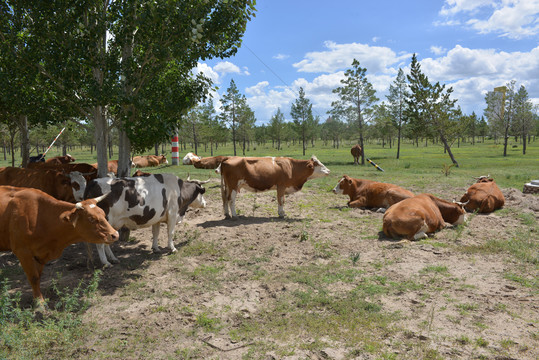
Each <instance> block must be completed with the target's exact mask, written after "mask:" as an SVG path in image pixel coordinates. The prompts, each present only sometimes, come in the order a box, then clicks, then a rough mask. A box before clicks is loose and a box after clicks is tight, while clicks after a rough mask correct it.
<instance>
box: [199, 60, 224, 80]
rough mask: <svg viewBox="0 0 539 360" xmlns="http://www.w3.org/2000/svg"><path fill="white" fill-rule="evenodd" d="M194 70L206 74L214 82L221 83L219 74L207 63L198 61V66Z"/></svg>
mask: <svg viewBox="0 0 539 360" xmlns="http://www.w3.org/2000/svg"><path fill="white" fill-rule="evenodd" d="M193 72H194V73H195V74H199V73H202V74H204V76H206V77H207V78H209V79H210V80H211V81H212V82H213V83H214V84H219V83H220V82H221V80H220V77H219V74H218V73H217V72H216V71H214V70H213V69H212V68H211V67H210V66H208V64H206V63H198V64H197V67H196V68H194V69H193Z"/></svg>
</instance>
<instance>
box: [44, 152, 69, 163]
mask: <svg viewBox="0 0 539 360" xmlns="http://www.w3.org/2000/svg"><path fill="white" fill-rule="evenodd" d="M74 161H75V158H74V157H73V156H71V155H69V154H66V155H63V156H55V157H52V158H50V159H47V160H45V163H46V164H54V165H59V164H69V163H70V162H74Z"/></svg>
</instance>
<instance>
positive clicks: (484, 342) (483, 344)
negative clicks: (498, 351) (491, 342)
mask: <svg viewBox="0 0 539 360" xmlns="http://www.w3.org/2000/svg"><path fill="white" fill-rule="evenodd" d="M475 343H476V344H477V346H479V347H487V346H488V341H487V340H485V339H483V338H482V337H478V338H477V339H475Z"/></svg>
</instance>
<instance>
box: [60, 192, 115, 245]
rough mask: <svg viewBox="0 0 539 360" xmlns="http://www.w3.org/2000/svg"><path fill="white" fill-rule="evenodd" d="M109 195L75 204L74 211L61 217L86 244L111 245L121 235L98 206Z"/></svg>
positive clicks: (67, 212)
mask: <svg viewBox="0 0 539 360" xmlns="http://www.w3.org/2000/svg"><path fill="white" fill-rule="evenodd" d="M107 195H108V194H105V195H102V196H100V197H97V198H94V199H88V200H83V201H80V202H78V203H76V204H75V206H74V208H73V209H72V210H69V211H66V212H65V213H63V214H62V215H61V220H62V221H65V222H67V223H69V224H70V225H71V226H72V227H73V228H74V229H75V231H76V232H77V233H78V234H79V235H80V237H81V238H82V239H84V241H86V242H90V243H95V244H102V243H105V244H111V243H113V242H114V241H116V240H118V238H119V235H118V231H116V230H115V229H114V228H113V227H112V226H111V225H110V224H109V222H108V221H107V219H106V218H105V212H104V211H103V210H102V209H101V208H99V207H98V206H97V205H96V204H97V203H98V202H99V201H101V200H103V199H104V198H106V197H107Z"/></svg>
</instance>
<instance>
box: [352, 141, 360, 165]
mask: <svg viewBox="0 0 539 360" xmlns="http://www.w3.org/2000/svg"><path fill="white" fill-rule="evenodd" d="M350 153H352V156H353V157H354V165H359V158H360V157H361V154H362V153H363V151H362V150H361V146H359V144H356V145H354V146H353V147H352V149H350Z"/></svg>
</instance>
